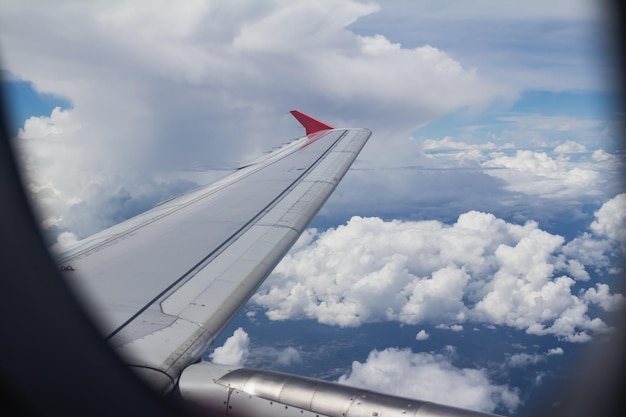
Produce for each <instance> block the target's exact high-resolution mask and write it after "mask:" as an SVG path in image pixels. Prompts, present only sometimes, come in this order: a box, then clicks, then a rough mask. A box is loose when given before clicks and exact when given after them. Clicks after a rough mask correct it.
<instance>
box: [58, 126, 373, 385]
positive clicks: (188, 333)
mask: <svg viewBox="0 0 626 417" xmlns="http://www.w3.org/2000/svg"><path fill="white" fill-rule="evenodd" d="M370 134H371V132H369V131H368V130H364V129H346V130H329V131H324V132H317V133H315V134H314V135H310V136H309V137H307V138H303V139H301V140H298V141H296V142H294V143H292V144H289V145H287V146H285V147H283V148H281V149H279V150H278V151H277V152H274V153H272V154H269V155H268V156H267V157H265V158H263V159H262V160H260V161H258V162H256V163H254V164H251V165H248V166H246V167H244V168H242V169H240V170H238V171H236V172H234V173H233V174H232V175H230V176H228V177H226V178H224V179H222V180H220V181H218V182H217V183H214V184H212V185H210V186H208V187H204V188H202V189H199V190H197V191H195V192H192V193H190V194H189V195H186V196H183V197H181V198H177V199H173V200H171V201H168V202H165V203H163V204H161V205H159V206H157V207H155V209H153V210H151V211H149V212H147V213H145V214H144V215H141V216H138V217H137V218H134V219H131V220H130V221H128V222H125V223H122V224H121V225H118V226H115V227H114V228H112V229H109V230H107V231H104V232H102V233H99V234H98V235H95V236H94V237H92V238H90V239H88V240H87V241H86V242H84V243H82V244H81V245H79V246H78V247H77V248H75V249H73V250H71V251H70V252H68V253H66V254H64V255H62V256H61V258H60V263H61V265H65V266H68V265H69V266H71V267H72V269H74V270H75V271H74V272H68V273H67V275H68V276H69V277H70V279H71V281H72V282H73V283H74V284H75V286H76V287H77V288H78V290H79V291H80V292H83V293H84V294H83V296H84V297H85V300H87V301H86V302H87V303H88V304H89V305H90V306H92V307H93V308H92V311H93V312H94V315H95V316H96V318H97V319H99V320H100V322H101V327H102V329H103V332H104V334H105V335H107V338H108V339H109V341H110V342H111V343H112V344H113V345H114V346H116V347H117V349H118V350H119V351H120V352H121V353H122V354H123V355H125V357H126V358H128V359H127V360H128V361H129V363H131V364H133V365H136V366H138V367H141V368H142V369H148V368H150V369H153V370H155V371H158V372H159V373H161V374H167V375H168V376H169V379H170V381H173V380H175V379H176V378H177V376H178V374H179V373H180V371H181V370H182V368H183V367H184V366H186V365H188V364H189V363H190V362H191V361H194V360H196V359H197V358H198V357H199V355H201V354H202V352H203V351H204V350H205V349H206V348H207V347H208V345H210V343H212V341H213V340H214V338H215V336H216V335H217V334H218V333H219V332H220V331H221V330H222V329H223V328H224V327H225V326H226V324H227V323H228V322H229V321H230V319H231V318H232V317H233V316H234V315H235V314H236V312H237V311H238V310H239V308H241V306H243V304H244V303H245V302H246V301H247V300H248V298H249V297H250V296H251V295H252V293H253V292H254V291H255V290H256V288H258V286H259V285H260V284H261V283H262V281H263V280H264V279H265V277H266V276H267V275H268V274H269V273H270V272H271V270H272V269H273V268H274V267H275V265H276V264H277V263H278V262H279V261H280V259H281V258H282V257H283V256H284V254H285V253H286V252H287V251H288V250H289V248H290V247H291V246H292V245H293V243H294V242H295V241H296V239H297V238H298V236H299V235H300V233H301V232H302V231H303V230H304V228H305V227H306V225H307V224H308V222H309V221H310V220H311V218H312V217H313V216H314V215H315V213H317V211H318V210H319V208H320V207H321V205H322V204H323V203H324V202H325V201H326V199H327V198H328V196H329V195H330V194H331V193H332V191H333V190H334V188H335V186H336V185H337V183H338V181H339V180H340V179H341V178H342V177H343V175H344V174H345V172H346V171H347V169H348V167H349V166H350V164H351V163H352V162H353V160H354V159H355V158H356V155H357V154H358V152H359V151H360V149H361V148H362V147H363V145H364V144H365V142H366V141H367V139H368V138H369V136H370ZM166 380H167V378H166V379H162V378H158V381H156V382H155V381H153V382H154V383H155V385H158V386H159V387H160V388H163V389H165V388H167V387H166V386H164V385H163V384H166V385H167V384H168V383H169V382H163V381H166Z"/></svg>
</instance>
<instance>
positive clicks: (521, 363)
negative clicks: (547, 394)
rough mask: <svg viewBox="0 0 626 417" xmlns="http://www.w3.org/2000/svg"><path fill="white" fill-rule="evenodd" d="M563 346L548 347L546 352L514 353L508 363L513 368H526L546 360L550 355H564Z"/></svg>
mask: <svg viewBox="0 0 626 417" xmlns="http://www.w3.org/2000/svg"><path fill="white" fill-rule="evenodd" d="M563 353H564V350H563V348H560V347H557V348H552V349H548V350H547V351H545V352H544V353H514V354H512V355H511V356H509V357H508V358H507V360H506V365H507V366H509V367H511V368H524V367H527V366H530V365H536V364H538V363H540V362H544V361H546V360H547V359H548V357H549V356H554V355H562V354H563Z"/></svg>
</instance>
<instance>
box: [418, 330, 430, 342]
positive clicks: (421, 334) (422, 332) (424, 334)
mask: <svg viewBox="0 0 626 417" xmlns="http://www.w3.org/2000/svg"><path fill="white" fill-rule="evenodd" d="M429 337H430V335H429V334H428V333H427V332H426V330H420V331H419V332H417V334H416V335H415V339H416V340H426V339H428V338H429Z"/></svg>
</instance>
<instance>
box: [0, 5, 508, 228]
mask: <svg viewBox="0 0 626 417" xmlns="http://www.w3.org/2000/svg"><path fill="white" fill-rule="evenodd" d="M378 9H379V7H378V6H376V5H374V4H372V3H360V2H356V1H346V2H334V1H330V0H317V1H299V2H292V1H284V0H274V1H268V2H263V3H262V4H258V3H256V2H254V3H253V2H244V3H236V4H235V3H232V2H229V3H225V4H220V5H219V6H218V5H217V4H213V3H210V2H200V1H196V2H189V3H186V4H185V5H184V6H180V5H174V4H170V3H168V2H159V3H158V5H154V4H153V3H148V2H139V3H133V5H132V6H131V5H129V4H128V3H126V2H121V1H113V2H108V1H107V2H104V1H94V2H87V3H76V2H72V1H68V2H55V4H54V6H53V5H51V4H47V3H42V4H35V3H30V2H20V3H19V4H18V3H16V4H14V5H12V6H11V7H6V8H3V13H2V16H0V27H1V28H2V31H1V32H0V36H1V38H2V39H1V40H2V45H3V51H2V52H3V65H4V67H5V68H6V69H8V70H9V71H10V72H11V73H12V74H14V75H15V76H16V77H18V78H20V79H25V80H29V81H32V82H33V83H34V86H35V87H36V88H37V90H38V91H41V92H50V93H54V94H56V95H59V96H62V97H67V98H68V99H69V100H70V101H71V103H72V106H73V108H72V109H71V110H65V111H54V112H53V113H52V115H51V116H50V117H49V118H45V117H44V118H36V119H32V120H30V121H29V122H27V123H26V125H25V126H24V128H23V129H22V133H21V135H20V137H21V138H22V139H26V138H28V139H29V140H33V141H37V142H38V143H44V142H45V141H46V139H54V140H50V141H48V142H46V144H45V145H41V146H38V150H36V151H34V152H35V154H36V157H30V156H27V157H26V158H30V163H29V165H28V171H29V173H30V174H32V175H33V177H34V178H35V179H36V180H37V181H35V182H37V183H38V185H40V186H43V185H45V186H46V188H47V189H49V190H53V191H54V192H55V193H57V194H56V195H57V197H56V199H55V201H54V202H53V203H50V202H49V201H43V203H42V204H43V205H44V207H45V209H46V210H47V211H48V210H49V211H51V215H54V216H56V217H61V218H62V219H63V222H62V224H60V225H59V229H60V230H59V231H64V230H65V231H71V232H73V233H75V234H76V235H78V236H79V237H84V236H85V235H87V234H90V233H93V232H94V231H96V230H99V229H101V228H103V227H106V226H108V225H110V224H113V223H116V222H119V221H120V220H121V219H122V218H124V217H128V216H130V215H133V214H136V213H137V212H139V211H142V210H145V209H147V208H149V207H150V206H151V205H153V204H154V203H157V202H158V201H159V200H160V199H161V198H160V197H163V198H167V197H168V196H171V195H172V194H176V192H181V191H184V190H185V189H188V188H189V187H191V184H190V183H189V182H188V181H186V182H181V181H176V178H171V179H170V180H168V181H162V180H160V178H161V179H162V178H163V175H164V174H165V173H169V174H171V173H172V172H173V171H177V170H181V169H206V168H207V167H213V168H215V167H221V166H223V165H224V164H225V162H224V161H229V162H228V163H230V162H231V161H232V162H233V165H229V166H231V167H234V162H235V161H237V160H241V159H245V157H247V156H249V155H253V154H257V153H260V152H262V151H264V150H267V149H269V148H271V147H272V146H274V145H276V143H277V141H279V140H282V139H285V138H289V137H295V136H298V135H299V134H300V133H301V130H300V129H299V127H298V125H297V123H296V122H295V121H292V120H291V118H290V116H289V115H287V114H285V113H286V112H287V110H289V109H291V108H292V107H298V108H301V109H302V110H304V111H307V112H311V113H313V114H315V115H316V116H317V117H319V118H321V119H326V120H328V121H329V122H331V123H333V124H337V125H352V126H366V127H369V128H372V129H374V130H376V131H377V134H378V135H379V137H391V136H392V135H391V132H401V134H402V135H404V134H407V132H409V131H410V130H411V129H413V128H415V127H416V126H420V125H423V124H425V123H427V122H429V121H432V120H434V119H435V118H437V117H440V116H442V115H443V114H445V113H448V112H450V111H453V110H456V109H460V108H467V107H484V106H486V105H487V104H489V103H490V102H491V101H492V100H494V99H496V98H501V97H504V96H507V97H509V96H512V90H511V89H509V88H508V87H504V86H503V84H502V85H499V84H495V83H491V82H490V81H489V80H487V79H486V78H484V77H482V75H481V74H480V73H479V72H478V71H476V70H475V69H471V68H466V67H464V66H463V64H462V62H459V61H457V60H455V59H454V58H453V57H452V56H451V55H449V54H447V53H446V52H445V51H444V50H442V49H440V48H437V47H434V46H430V45H419V46H416V47H405V46H403V45H402V44H399V43H397V42H392V41H391V40H390V39H389V38H386V37H384V36H383V35H381V34H377V35H371V36H369V35H368V36H366V35H357V34H355V33H353V32H351V31H350V30H349V29H348V28H347V26H348V25H350V24H351V23H352V22H355V21H357V20H358V19H360V18H362V17H364V16H366V15H368V14H371V13H375V12H376V10H378ZM59 27H62V28H64V30H63V31H59V30H58V28H59ZM95 51H98V52H97V53H96V52H95ZM286 80H289V81H286ZM338 115H340V116H339V117H340V118H341V119H337V117H338ZM233 137H236V139H237V140H232V139H233ZM277 138H280V139H277ZM33 143H34V142H33ZM26 147H27V148H28V151H29V152H33V148H34V147H35V146H34V144H33V146H26ZM371 148H372V152H375V151H376V150H380V149H383V152H381V154H388V155H389V157H388V160H393V159H394V157H397V156H398V155H401V154H402V153H403V151H402V150H400V149H394V148H392V147H391V148H390V147H388V146H386V144H377V143H375V142H373V143H372V144H371ZM41 178H47V181H46V183H45V184H41V183H40V182H41V181H39V180H40V179H41ZM77 179H80V180H78V181H77ZM178 179H179V180H180V178H178ZM36 197H37V199H38V200H39V198H40V197H41V198H43V196H42V195H37V196H36ZM71 198H74V199H76V201H80V203H74V204H71V203H68V201H69V199H71ZM96 208H98V210H97V211H96ZM70 219H76V220H75V221H74V220H70Z"/></svg>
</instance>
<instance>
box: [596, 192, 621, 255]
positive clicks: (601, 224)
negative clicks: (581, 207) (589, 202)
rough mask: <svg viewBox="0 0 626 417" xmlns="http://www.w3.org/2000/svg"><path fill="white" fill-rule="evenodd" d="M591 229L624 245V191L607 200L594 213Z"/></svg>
mask: <svg viewBox="0 0 626 417" xmlns="http://www.w3.org/2000/svg"><path fill="white" fill-rule="evenodd" d="M595 217H596V219H595V220H594V222H593V223H591V230H592V231H593V232H594V233H595V234H596V235H599V236H605V237H607V238H609V239H611V240H614V241H618V242H621V244H622V245H626V193H623V194H619V195H617V196H615V197H614V198H612V199H611V200H609V201H607V202H606V203H604V204H603V205H602V207H600V209H599V210H598V211H597V212H596V213H595Z"/></svg>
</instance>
